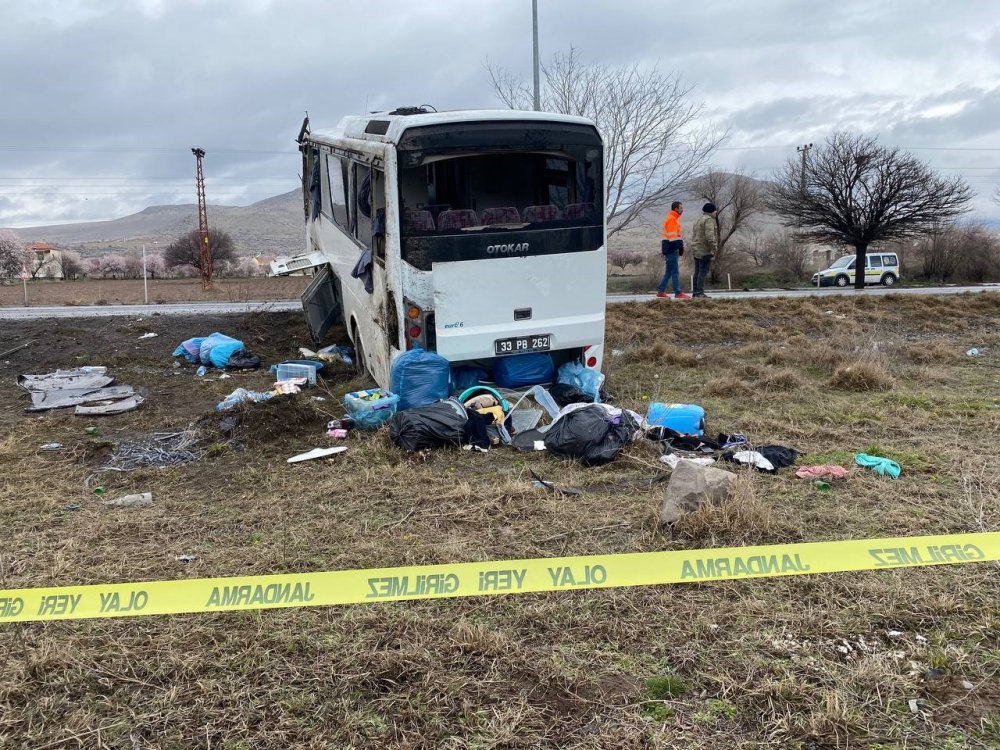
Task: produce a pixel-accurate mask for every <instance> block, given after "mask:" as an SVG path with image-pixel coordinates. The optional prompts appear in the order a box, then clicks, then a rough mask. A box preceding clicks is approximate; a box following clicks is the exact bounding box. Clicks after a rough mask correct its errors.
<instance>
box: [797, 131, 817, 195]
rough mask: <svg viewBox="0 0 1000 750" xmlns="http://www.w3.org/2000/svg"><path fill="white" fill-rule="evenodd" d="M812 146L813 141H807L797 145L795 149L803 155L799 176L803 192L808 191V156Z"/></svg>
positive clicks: (800, 187)
mask: <svg viewBox="0 0 1000 750" xmlns="http://www.w3.org/2000/svg"><path fill="white" fill-rule="evenodd" d="M812 147H813V145H812V144H811V143H807V144H806V145H805V146H796V147H795V150H796V151H798V152H799V153H800V154H801V155H802V173H801V175H800V177H799V191H800V192H803V193H804V192H805V191H806V157H807V156H808V155H809V151H810V149H812Z"/></svg>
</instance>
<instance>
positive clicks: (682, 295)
mask: <svg viewBox="0 0 1000 750" xmlns="http://www.w3.org/2000/svg"><path fill="white" fill-rule="evenodd" d="M674 299H691V296H690V295H688V294H684V292H677V294H675V295H674Z"/></svg>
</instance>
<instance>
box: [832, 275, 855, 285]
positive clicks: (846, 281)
mask: <svg viewBox="0 0 1000 750" xmlns="http://www.w3.org/2000/svg"><path fill="white" fill-rule="evenodd" d="M850 281H851V280H850V279H849V278H847V277H846V276H845V275H844V274H840V276H838V277H837V280H836V281H834V282H833V283H834V284H836V285H837V286H847V285H848V284H849V283H850Z"/></svg>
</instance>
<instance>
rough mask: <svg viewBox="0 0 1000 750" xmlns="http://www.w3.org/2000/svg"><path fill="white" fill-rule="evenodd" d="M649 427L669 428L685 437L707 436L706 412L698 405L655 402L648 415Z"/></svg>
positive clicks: (650, 406)
mask: <svg viewBox="0 0 1000 750" xmlns="http://www.w3.org/2000/svg"><path fill="white" fill-rule="evenodd" d="M646 421H647V422H649V425H650V426H651V427H652V426H660V427H669V428H670V429H671V430H676V431H677V432H682V433H684V434H685V435H704V434H705V410H704V409H703V408H701V407H700V406H698V405H697V404H664V403H660V402H658V401H657V402H654V403H652V404H650V405H649V412H648V413H647V414H646Z"/></svg>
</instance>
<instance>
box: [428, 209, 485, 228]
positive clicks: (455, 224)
mask: <svg viewBox="0 0 1000 750" xmlns="http://www.w3.org/2000/svg"><path fill="white" fill-rule="evenodd" d="M478 225H479V217H478V216H477V215H476V212H475V211H473V210H472V209H471V208H457V209H453V210H450V211H442V212H441V213H439V214H438V229H441V230H445V229H464V228H465V227H474V226H478Z"/></svg>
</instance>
